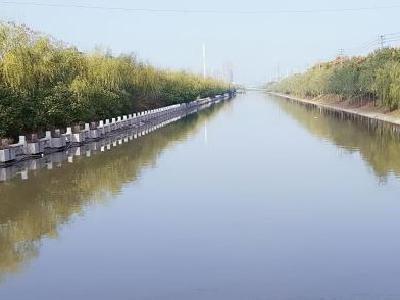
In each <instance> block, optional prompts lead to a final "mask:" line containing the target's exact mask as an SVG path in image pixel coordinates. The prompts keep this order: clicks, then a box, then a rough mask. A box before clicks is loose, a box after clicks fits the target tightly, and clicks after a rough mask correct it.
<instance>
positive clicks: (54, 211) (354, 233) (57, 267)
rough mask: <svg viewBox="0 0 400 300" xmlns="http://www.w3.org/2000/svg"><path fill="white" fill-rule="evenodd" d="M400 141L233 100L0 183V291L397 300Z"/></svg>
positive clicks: (50, 295) (5, 295)
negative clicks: (26, 177)
mask: <svg viewBox="0 0 400 300" xmlns="http://www.w3.org/2000/svg"><path fill="white" fill-rule="evenodd" d="M399 174H400V143H399V142H398V141H396V139H394V138H393V137H391V136H387V135H378V134H377V133H374V132H370V131H368V130H366V129H365V128H364V127H362V126H360V125H358V124H356V123H353V122H348V121H346V122H343V121H339V120H336V119H334V118H333V117H330V116H324V115H320V114H319V113H318V112H315V111H309V110H306V109H305V108H304V107H302V106H299V105H296V104H292V103H288V102H285V101H284V100H282V99H278V98H274V97H271V96H265V95H262V94H257V93H249V94H247V95H241V96H238V97H237V98H236V99H235V100H233V101H232V102H229V103H224V104H222V105H219V106H216V107H214V108H212V109H209V110H206V111H203V112H201V113H200V114H198V115H196V116H191V117H188V118H186V119H183V120H180V121H178V122H176V123H174V124H171V125H169V126H168V127H166V128H163V129H161V130H159V131H156V132H154V133H152V134H150V135H148V136H145V137H143V138H142V139H140V140H135V141H132V142H130V143H126V144H122V145H120V146H118V147H116V148H113V149H112V151H108V152H104V153H100V154H96V155H93V156H92V157H88V158H86V157H82V158H80V159H75V160H74V163H72V164H71V163H67V162H65V163H62V165H61V166H60V167H58V168H54V169H53V170H46V169H41V170H38V171H35V172H31V173H30V174H29V180H27V181H21V180H19V179H14V180H12V181H8V182H6V183H1V184H0V195H1V196H0V299H7V300H14V299H15V300H17V299H18V300H21V299H22V300H25V299H29V300H32V299H34V300H36V299H37V300H53V299H59V300H60V299H61V300H63V299H96V300H102V299H104V300H106V299H107V300H108V299H123V300H125V299H171V300H177V299H185V300H187V299H190V300H191V299H227V300H235V299H240V300H242V299H268V300H269V299H272V300H275V299H277V300H281V299H290V300H293V299H304V300H313V299H325V300H327V299H330V300H331V299H346V300H347V299H348V300H357V299H371V300H372V299H373V300H376V299H390V300H394V299H400V284H399V282H400V259H399V255H400V254H399V253H400V239H399V234H400V197H399V195H400V179H399V178H398V175H399Z"/></svg>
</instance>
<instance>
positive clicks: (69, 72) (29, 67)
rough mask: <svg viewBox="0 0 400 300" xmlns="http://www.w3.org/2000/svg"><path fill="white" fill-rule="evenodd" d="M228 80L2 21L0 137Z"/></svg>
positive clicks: (192, 93)
mask: <svg viewBox="0 0 400 300" xmlns="http://www.w3.org/2000/svg"><path fill="white" fill-rule="evenodd" d="M226 89H227V86H226V84H225V83H223V82H221V81H217V80H214V79H211V78H207V79H203V78H202V77H201V76H198V75H195V74H191V73H187V72H183V71H170V70H161V69H157V68H154V67H153V66H151V65H149V64H146V63H143V62H140V61H138V59H137V58H136V57H135V56H134V55H120V56H118V57H114V56H112V55H111V54H110V53H108V52H101V51H96V52H95V53H91V54H85V53H82V52H80V51H78V50H77V49H76V48H74V47H70V46H66V45H64V44H63V43H61V42H59V41H55V40H54V39H52V38H51V37H48V36H45V35H43V34H40V33H36V32H33V31H32V30H30V29H29V28H27V27H25V26H19V25H15V24H10V23H0V137H16V136H17V135H19V134H24V133H29V132H43V131H45V130H47V129H53V128H63V127H66V126H68V125H72V124H76V123H80V122H90V121H95V120H100V119H105V118H110V117H113V116H118V115H123V114H128V113H132V112H133V111H135V110H139V109H150V108H155V107H160V106H165V105H169V104H174V103H181V102H186V101H191V100H194V99H196V98H197V97H205V96H209V95H213V94H218V93H222V92H224V91H225V90H226Z"/></svg>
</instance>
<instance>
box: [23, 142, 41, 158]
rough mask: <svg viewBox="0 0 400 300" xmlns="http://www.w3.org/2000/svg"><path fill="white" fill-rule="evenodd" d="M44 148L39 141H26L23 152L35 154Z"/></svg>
mask: <svg viewBox="0 0 400 300" xmlns="http://www.w3.org/2000/svg"><path fill="white" fill-rule="evenodd" d="M43 151H44V148H43V146H42V145H41V143H39V142H37V143H27V144H26V146H25V147H24V154H29V155H37V154H40V153H43Z"/></svg>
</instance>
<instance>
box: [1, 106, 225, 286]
mask: <svg viewBox="0 0 400 300" xmlns="http://www.w3.org/2000/svg"><path fill="white" fill-rule="evenodd" d="M227 105H229V104H218V105H215V106H213V107H211V108H208V109H206V110H204V111H201V112H200V113H198V114H195V115H190V116H188V117H186V118H184V119H182V120H180V121H178V122H176V123H173V124H170V125H169V126H167V127H164V128H162V129H159V130H157V131H154V132H153V133H151V134H148V135H145V136H143V137H142V138H141V139H140V140H137V141H131V142H128V139H125V140H124V139H117V140H116V141H114V142H113V143H111V144H114V146H116V147H114V148H112V147H111V145H110V147H109V148H112V149H111V151H107V152H102V151H101V149H100V148H99V149H97V150H99V151H93V149H90V147H94V146H93V145H87V146H85V147H89V148H76V149H72V150H71V152H70V153H69V154H68V153H67V154H64V153H58V154H55V155H53V156H51V157H50V158H47V159H46V161H44V162H43V161H32V162H29V164H41V165H45V166H46V167H47V168H36V167H35V165H33V166H31V167H30V168H29V180H25V181H22V180H21V179H19V178H14V179H13V180H10V181H7V182H4V183H1V184H0V195H1V197H0V207H1V209H0V280H1V279H3V278H4V276H5V275H6V274H7V273H10V272H16V271H18V270H20V269H21V266H22V265H23V263H26V262H29V261H30V260H31V259H32V258H34V257H35V256H37V255H38V253H39V250H40V241H41V240H42V239H44V238H46V237H51V238H54V237H57V231H58V229H59V227H60V225H62V224H64V223H66V222H68V221H69V220H70V219H71V217H73V216H74V215H75V214H81V213H82V212H83V211H84V209H85V207H87V206H89V205H91V204H94V203H96V204H97V203H101V202H104V201H106V200H107V199H109V198H110V196H112V195H115V194H117V193H119V191H120V190H121V188H122V186H123V185H124V184H125V183H129V182H133V181H135V180H137V179H138V177H139V176H140V172H141V170H142V169H143V168H144V167H146V166H154V165H155V164H156V161H157V158H158V156H159V155H160V153H161V152H162V151H163V150H165V149H166V148H168V147H171V146H172V145H173V144H175V143H177V142H179V141H182V140H184V139H186V138H187V137H188V136H190V135H191V134H193V132H195V131H196V130H197V129H199V127H202V126H204V123H205V122H206V120H207V119H208V118H210V117H211V116H212V115H214V114H215V113H216V112H217V111H219V110H220V109H222V108H223V107H226V106H227ZM64 156H68V157H67V160H65V158H66V157H64ZM70 162H73V163H70ZM19 172H28V171H27V170H26V171H24V169H22V170H20V171H19ZM26 176H27V174H25V173H21V177H22V179H26V178H27V177H26Z"/></svg>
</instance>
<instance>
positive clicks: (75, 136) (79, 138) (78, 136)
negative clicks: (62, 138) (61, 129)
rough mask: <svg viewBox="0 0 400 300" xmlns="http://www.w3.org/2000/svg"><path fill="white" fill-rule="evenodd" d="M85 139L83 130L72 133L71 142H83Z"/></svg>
mask: <svg viewBox="0 0 400 300" xmlns="http://www.w3.org/2000/svg"><path fill="white" fill-rule="evenodd" d="M84 141H85V135H84V133H83V132H80V133H72V134H71V135H70V142H71V143H78V144H80V143H83V142H84Z"/></svg>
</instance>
